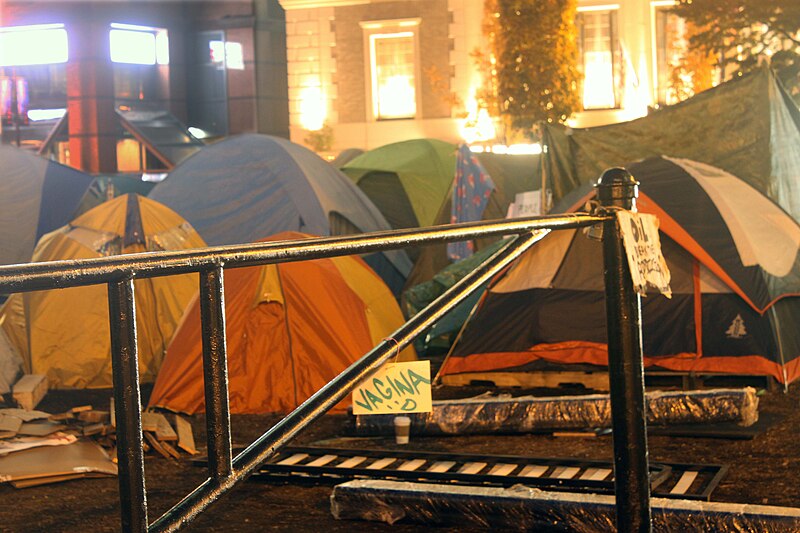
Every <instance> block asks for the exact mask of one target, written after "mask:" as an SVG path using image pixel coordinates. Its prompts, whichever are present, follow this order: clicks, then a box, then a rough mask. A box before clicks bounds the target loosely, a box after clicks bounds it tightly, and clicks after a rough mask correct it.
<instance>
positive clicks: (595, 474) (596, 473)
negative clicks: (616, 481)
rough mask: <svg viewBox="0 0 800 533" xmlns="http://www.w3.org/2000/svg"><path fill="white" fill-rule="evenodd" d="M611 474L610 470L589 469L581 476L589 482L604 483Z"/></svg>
mask: <svg viewBox="0 0 800 533" xmlns="http://www.w3.org/2000/svg"><path fill="white" fill-rule="evenodd" d="M609 474H611V469H610V468H587V469H586V471H585V472H584V473H583V474H581V477H580V479H587V480H589V481H603V480H604V479H605V478H607V477H608V476H609Z"/></svg>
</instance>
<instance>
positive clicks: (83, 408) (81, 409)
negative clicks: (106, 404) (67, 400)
mask: <svg viewBox="0 0 800 533" xmlns="http://www.w3.org/2000/svg"><path fill="white" fill-rule="evenodd" d="M91 410H92V406H91V405H79V406H77V407H73V408H72V409H70V410H69V412H70V413H73V414H77V413H83V412H86V411H91Z"/></svg>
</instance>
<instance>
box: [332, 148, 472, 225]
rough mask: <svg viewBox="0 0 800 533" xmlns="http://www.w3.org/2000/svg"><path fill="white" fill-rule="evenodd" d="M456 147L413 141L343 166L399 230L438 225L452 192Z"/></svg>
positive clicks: (372, 151)
mask: <svg viewBox="0 0 800 533" xmlns="http://www.w3.org/2000/svg"><path fill="white" fill-rule="evenodd" d="M455 168H456V145H454V144H450V143H446V142H444V141H438V140H436V139H414V140H411V141H402V142H397V143H392V144H387V145H385V146H381V147H379V148H375V149H374V150H370V151H368V152H364V153H363V154H361V155H359V156H358V157H356V158H354V159H352V160H350V161H349V162H347V163H345V164H344V166H342V167H341V170H342V172H344V173H345V174H347V176H349V177H350V179H352V180H353V182H354V183H355V184H356V185H358V187H359V188H360V189H361V190H362V191H364V193H365V194H366V195H367V196H368V197H369V198H370V200H372V203H374V204H375V206H376V207H377V208H378V210H379V211H380V212H381V213H383V216H384V217H385V218H386V220H387V221H388V222H389V224H390V225H391V226H392V227H393V228H395V229H399V228H419V227H425V226H431V225H433V224H434V221H435V219H436V215H437V214H438V212H439V208H440V207H441V205H442V202H444V200H445V197H446V196H447V195H448V193H449V192H450V186H451V185H452V182H453V175H454V174H455Z"/></svg>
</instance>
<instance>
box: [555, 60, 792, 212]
mask: <svg viewBox="0 0 800 533" xmlns="http://www.w3.org/2000/svg"><path fill="white" fill-rule="evenodd" d="M544 141H545V143H546V144H547V148H548V150H547V153H546V165H545V172H546V173H547V183H548V186H549V187H551V188H552V191H553V196H554V198H555V199H560V198H562V197H563V196H564V195H566V194H567V193H569V192H570V191H571V190H573V189H575V188H576V187H578V186H579V185H580V184H582V183H586V182H589V181H594V180H596V179H597V178H598V177H599V176H600V174H601V173H602V172H603V171H604V170H605V169H607V168H610V167H614V166H622V165H625V164H628V163H630V162H631V161H635V160H639V159H643V158H646V157H652V156H657V155H662V154H664V155H668V156H671V157H682V158H687V159H693V160H695V161H700V162H702V163H707V164H710V165H714V166H716V167H719V168H721V169H723V170H726V171H728V172H731V173H733V174H735V175H736V176H739V177H740V178H741V179H743V180H744V181H746V182H747V183H749V184H750V185H752V186H753V187H755V188H756V189H758V190H759V191H761V192H763V193H764V194H766V195H767V196H768V197H770V198H772V199H773V200H774V201H776V202H777V203H778V204H779V205H781V207H783V208H784V209H785V210H786V211H787V212H789V213H790V214H791V215H792V216H794V218H795V219H800V180H798V178H800V112H799V111H798V109H797V106H796V105H795V104H794V102H793V101H792V99H791V98H790V97H789V95H788V94H787V92H786V91H785V89H783V87H782V86H781V84H780V82H779V81H778V80H777V78H776V77H775V76H774V74H773V73H772V71H771V70H770V69H769V68H767V67H764V68H762V69H760V70H758V71H756V72H754V73H752V74H749V75H747V76H743V77H741V78H739V79H736V80H734V81H730V82H727V83H723V84H721V85H719V86H717V87H715V88H713V89H709V90H707V91H704V92H702V93H699V94H697V95H696V96H694V97H692V98H690V99H688V100H686V101H684V102H682V103H680V104H677V105H674V106H670V107H667V108H664V109H661V110H658V111H655V112H653V113H652V114H650V115H648V116H646V117H643V118H640V119H637V120H633V121H630V122H623V123H620V124H612V125H609V126H601V127H596V128H585V129H570V128H567V127H564V126H560V125H546V126H544Z"/></svg>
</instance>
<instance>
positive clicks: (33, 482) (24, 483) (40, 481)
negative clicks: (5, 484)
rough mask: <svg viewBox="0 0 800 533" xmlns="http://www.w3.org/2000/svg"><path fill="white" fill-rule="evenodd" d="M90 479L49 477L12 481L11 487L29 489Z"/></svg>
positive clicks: (79, 475) (67, 475)
mask: <svg viewBox="0 0 800 533" xmlns="http://www.w3.org/2000/svg"><path fill="white" fill-rule="evenodd" d="M85 477H88V475H87V474H63V475H60V476H47V477H39V478H34V479H21V480H19V481H11V482H10V483H11V486H12V487H14V488H15V489H27V488H29V487H38V486H39V485H48V484H50V483H59V482H61V481H71V480H73V479H81V478H85Z"/></svg>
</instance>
